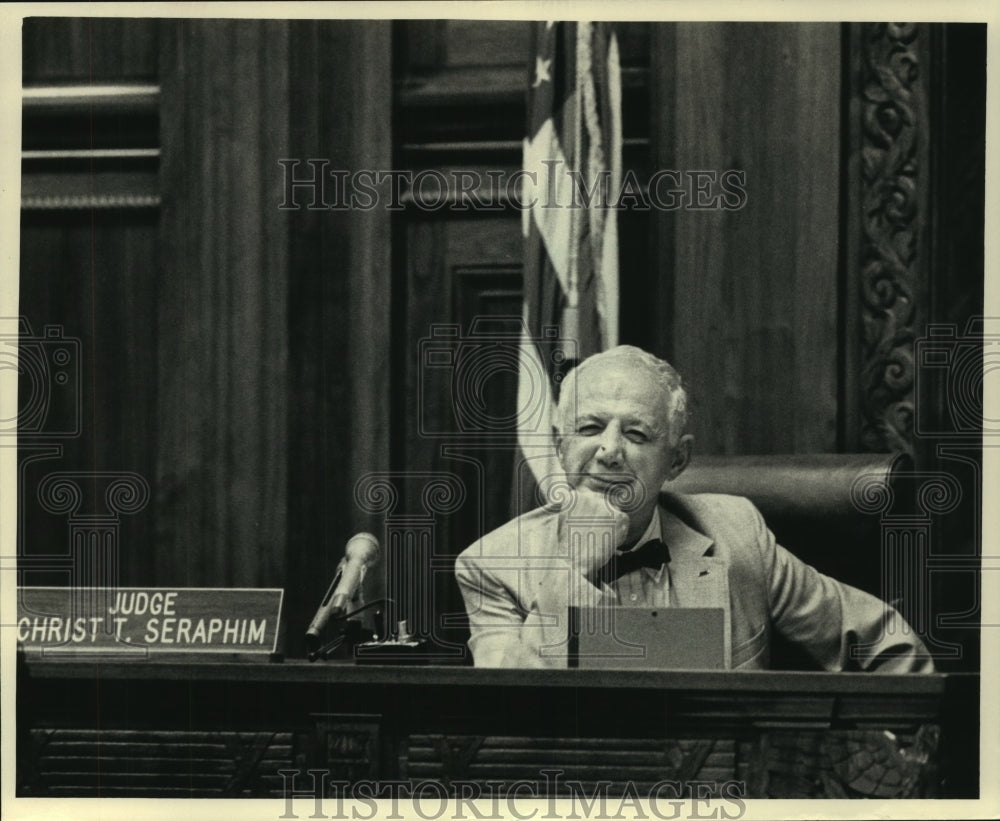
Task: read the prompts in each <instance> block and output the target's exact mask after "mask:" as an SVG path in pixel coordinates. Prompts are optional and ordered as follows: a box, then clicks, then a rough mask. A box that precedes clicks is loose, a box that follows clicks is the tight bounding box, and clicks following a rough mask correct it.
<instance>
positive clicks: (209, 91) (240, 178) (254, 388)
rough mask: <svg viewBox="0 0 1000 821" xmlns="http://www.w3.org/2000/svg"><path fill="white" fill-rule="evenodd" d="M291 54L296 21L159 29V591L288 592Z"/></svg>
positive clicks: (189, 24) (168, 24) (175, 24)
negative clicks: (285, 215) (286, 176)
mask: <svg viewBox="0 0 1000 821" xmlns="http://www.w3.org/2000/svg"><path fill="white" fill-rule="evenodd" d="M288 50H289V39H288V24H287V23H285V22H280V21H274V22H259V21H240V20H232V21H224V22H223V21H216V20H206V21H177V22H165V23H164V25H163V34H162V41H161V51H160V54H161V58H160V59H161V84H162V109H161V121H160V123H161V132H162V146H163V158H162V167H161V176H162V180H163V211H162V223H161V243H160V250H159V266H160V267H159V270H160V282H159V310H158V343H157V344H158V351H159V354H158V362H157V366H158V396H157V403H158V414H157V428H156V431H155V432H154V431H149V435H150V436H155V437H156V449H157V457H156V481H155V485H154V488H155V490H154V492H155V494H156V509H157V527H156V551H157V563H156V570H157V575H156V581H157V583H158V584H183V585H191V586H193V585H213V586H216V585H217V586H239V585H243V586H281V585H283V584H285V582H286V562H285V555H284V545H285V533H286V505H287V486H288V485H287V474H286V452H287V445H288V431H287V408H288V402H289V396H288V392H287V389H288V379H287V366H288V361H287V360H288V341H287V323H288V296H287V295H288V275H289V266H288V237H287V230H286V227H285V225H284V222H283V221H282V220H281V219H279V218H278V217H279V212H278V210H277V207H278V204H279V203H280V198H281V194H282V180H281V176H280V173H279V172H280V167H279V166H278V165H277V162H276V160H277V158H278V157H281V156H285V154H286V152H287V143H288V110H289V106H290V105H291V100H290V88H289V80H288ZM150 264H153V262H152V260H151V261H150Z"/></svg>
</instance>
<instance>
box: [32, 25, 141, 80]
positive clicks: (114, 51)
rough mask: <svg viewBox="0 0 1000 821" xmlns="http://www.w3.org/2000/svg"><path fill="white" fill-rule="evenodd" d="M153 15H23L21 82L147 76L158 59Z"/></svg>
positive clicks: (119, 78)
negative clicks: (117, 16)
mask: <svg viewBox="0 0 1000 821" xmlns="http://www.w3.org/2000/svg"><path fill="white" fill-rule="evenodd" d="M158 22H159V21H157V20H156V19H154V18H145V19H142V18H115V17H73V18H51V17H29V18H28V19H26V20H25V21H24V28H23V30H22V31H23V43H24V52H23V60H22V62H23V66H24V69H23V74H22V76H23V80H24V84H25V85H35V84H39V83H58V82H66V81H70V82H79V81H81V80H84V81H87V82H93V83H99V84H103V83H118V82H123V81H125V82H129V81H132V82H134V81H138V80H151V79H153V78H155V77H156V75H157V71H158V62H159V41H158V35H157V25H158Z"/></svg>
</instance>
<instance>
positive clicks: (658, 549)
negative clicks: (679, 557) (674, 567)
mask: <svg viewBox="0 0 1000 821" xmlns="http://www.w3.org/2000/svg"><path fill="white" fill-rule="evenodd" d="M669 561H670V551H669V550H668V549H667V546H666V545H665V544H664V543H663V542H661V541H660V540H659V539H650V540H649V541H648V542H646V543H645V544H644V545H642V546H641V547H637V548H636V549H635V550H630V551H628V552H627V553H620V552H616V553H615V554H614V555H613V556H612V557H611V561H609V562H608V563H607V564H606V565H604V567H603V568H602V569H601V571H600V575H601V578H602V579H604V580H606V581H607V582H609V583H610V582H613V581H615V580H616V579H620V578H621V577H622V576H624V575H625V574H626V573H631V572H632V571H633V570H638V569H639V568H640V567H649V568H651V569H653V570H657V569H658V568H660V567H662V566H663V565H665V564H666V563H667V562H669Z"/></svg>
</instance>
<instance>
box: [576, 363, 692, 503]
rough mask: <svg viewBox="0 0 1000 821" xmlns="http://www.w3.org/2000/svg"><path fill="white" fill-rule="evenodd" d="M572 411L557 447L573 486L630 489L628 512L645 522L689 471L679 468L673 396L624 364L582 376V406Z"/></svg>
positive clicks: (637, 369)
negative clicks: (664, 492)
mask: <svg viewBox="0 0 1000 821" xmlns="http://www.w3.org/2000/svg"><path fill="white" fill-rule="evenodd" d="M568 411H569V415H568V416H567V417H566V418H564V419H563V420H562V424H563V429H562V431H560V432H559V433H558V434H557V447H558V452H559V459H560V461H561V463H562V466H563V470H565V471H566V474H567V477H568V479H569V482H570V484H572V485H573V486H574V487H576V486H581V487H585V488H589V489H591V490H594V491H597V492H607V491H608V490H609V489H611V488H613V486H614V485H624V486H625V487H623V488H622V490H623V491H624V490H628V491H630V493H628V494H626V493H623V494H621V495H623V496H628V495H632V494H634V496H635V502H634V504H632V505H627V506H626V508H631V510H632V513H633V515H634V516H635V515H638V516H639V517H640V518H645V517H644V516H643V514H646V513H648V512H650V511H652V509H653V508H654V507H655V505H656V501H657V498H658V494H659V490H660V487H661V485H662V484H663V482H664V481H665V480H666V479H667V478H668V477H669V478H673V477H674V476H676V475H677V474H678V473H680V470H683V465H682V466H681V467H680V469H677V468H676V465H677V459H676V453H675V448H674V447H672V445H671V432H670V429H669V425H668V421H667V420H668V413H667V412H668V406H667V397H666V396H664V394H663V392H662V391H661V390H660V388H659V387H658V386H657V384H656V382H655V381H654V380H653V378H652V375H651V374H649V373H647V371H646V370H645V368H643V367H641V366H640V367H636V366H633V365H631V363H628V362H623V361H621V360H619V361H615V360H608V361H605V362H601V363H597V364H594V365H590V366H588V367H587V368H586V369H585V370H584V371H583V372H581V373H580V374H579V375H578V377H577V380H576V406H575V409H574V407H573V404H572V403H571V404H570V406H569V408H568ZM687 438H688V437H685V439H687ZM684 464H686V459H685V460H684ZM615 496H616V497H619V496H618V494H615ZM619 498H620V497H619Z"/></svg>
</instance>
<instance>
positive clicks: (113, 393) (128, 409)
mask: <svg viewBox="0 0 1000 821" xmlns="http://www.w3.org/2000/svg"><path fill="white" fill-rule="evenodd" d="M20 254H21V281H20V313H21V315H22V316H23V317H24V318H25V319H26V320H27V322H28V323H29V326H30V330H31V332H32V336H31V337H30V338H22V340H21V345H22V354H21V355H22V358H23V359H24V360H25V361H27V359H28V358H29V357H32V356H34V355H37V356H39V357H41V358H42V359H43V360H45V361H47V362H48V371H47V372H45V371H38V370H35V369H34V368H24V369H22V375H21V378H20V381H19V404H20V407H21V408H22V409H23V410H24V411H26V412H27V411H28V410H29V409H31V408H34V407H37V408H38V409H39V411H40V413H39V414H38V415H37V416H33V417H31V418H30V419H28V420H27V421H25V420H22V440H21V444H20V452H21V457H22V460H31V459H32V458H33V457H34V456H35V455H41V454H42V453H43V451H38V450H36V448H38V447H41V448H43V449H44V448H50V447H56V448H59V449H61V455H57V454H55V455H54V457H55V458H45V459H43V460H41V461H37V462H25V465H26V467H25V472H24V474H23V477H22V480H21V482H20V486H19V493H20V502H21V511H22V512H21V520H20V522H19V527H20V533H21V536H22V538H23V550H24V554H25V555H27V556H37V555H39V554H50V555H51V554H59V553H64V554H67V555H68V553H69V538H70V537H69V523H68V521H67V517H66V516H65V515H56V514H53V513H51V512H47V511H46V510H45V509H44V508H43V507H42V506H41V505H40V503H39V499H38V496H37V493H36V491H37V490H38V488H39V486H40V485H41V482H42V481H43V480H44V479H45V477H46V476H48V475H49V474H50V473H52V472H54V471H80V472H84V473H86V472H88V471H131V472H134V473H138V474H139V475H140V476H143V477H145V478H146V479H150V478H151V477H152V475H153V470H154V460H155V446H153V445H151V441H155V437H154V431H155V420H156V383H157V360H156V341H157V322H156V301H155V299H156V297H155V286H156V277H157V271H156V266H155V264H154V260H155V258H156V220H155V214H154V213H143V212H138V213H130V212H125V211H115V210H112V211H96V212H63V213H45V212H36V213H30V214H25V216H24V217H23V218H22V221H21V250H20ZM46 327H49V328H51V329H52V332H51V333H55V334H57V336H55V337H54V336H52V335H51V333H50V332H47V331H46ZM63 340H65V341H67V342H68V343H69V345H68V347H67V348H66V350H67V351H68V352H69V358H68V361H67V364H66V367H65V368H63V367H57V366H56V363H57V362H58V360H57V359H55V358H54V355H55V354H56V349H57V348H59V347H60V346H61V342H62V341H63ZM60 374H63V375H65V376H66V377H67V380H66V382H65V383H59V382H56V381H55V379H56V378H58V377H59V376H60ZM80 488H81V492H82V493H83V496H84V498H83V504H82V506H81V508H80V510H79V512H80V514H88V513H89V514H107V513H108V511H107V510H106V508H105V507H104V501H103V499H102V498H99V494H98V489H99V488H100V489H103V485H102V484H101V483H100V482H95V483H93V484H91V483H89V482H87V481H85V480H84V481H82V482H81V483H80ZM153 516H154V513H153V510H152V508H151V507H147V508H146V509H145V510H142V511H140V512H138V513H137V514H136V515H135V516H124V517H122V518H121V521H120V532H119V545H120V554H119V555H120V564H119V571H120V572H119V579H120V581H121V583H123V584H129V583H131V584H143V583H149V582H150V581H151V580H152V564H153V554H152V552H151V551H150V550H149V545H150V544H152V536H153ZM48 581H49V582H50V583H52V582H55V583H60V582H59V580H58V579H54V578H49V579H48ZM66 581H67V577H63V578H62V580H61V583H65V582H66ZM25 582H26V583H32V584H40V583H43V579H42V578H41V577H38V576H35V577H26V578H25Z"/></svg>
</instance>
